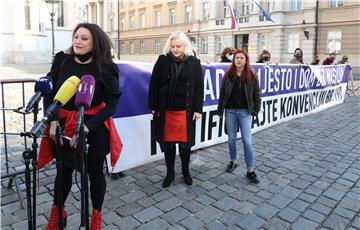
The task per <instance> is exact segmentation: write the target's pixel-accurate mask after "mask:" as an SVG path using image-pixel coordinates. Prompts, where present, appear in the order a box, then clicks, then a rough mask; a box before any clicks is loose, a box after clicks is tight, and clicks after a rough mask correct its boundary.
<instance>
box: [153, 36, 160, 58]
mask: <svg viewBox="0 0 360 230" xmlns="http://www.w3.org/2000/svg"><path fill="white" fill-rule="evenodd" d="M160 50H161V48H160V39H155V50H154V51H155V53H156V54H159V53H160Z"/></svg>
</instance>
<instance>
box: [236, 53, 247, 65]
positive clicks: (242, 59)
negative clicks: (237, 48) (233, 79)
mask: <svg viewBox="0 0 360 230" xmlns="http://www.w3.org/2000/svg"><path fill="white" fill-rule="evenodd" d="M234 63H235V66H236V68H244V66H245V64H246V56H245V55H244V54H243V53H238V54H236V56H235V60H234Z"/></svg>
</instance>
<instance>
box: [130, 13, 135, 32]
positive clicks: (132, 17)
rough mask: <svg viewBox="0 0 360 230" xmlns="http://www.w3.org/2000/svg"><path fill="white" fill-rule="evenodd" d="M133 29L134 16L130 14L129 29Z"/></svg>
mask: <svg viewBox="0 0 360 230" xmlns="http://www.w3.org/2000/svg"><path fill="white" fill-rule="evenodd" d="M133 29H135V18H134V16H130V30H133Z"/></svg>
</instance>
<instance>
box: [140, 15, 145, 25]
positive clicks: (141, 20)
mask: <svg viewBox="0 0 360 230" xmlns="http://www.w3.org/2000/svg"><path fill="white" fill-rule="evenodd" d="M139 21H140V28H145V13H141V14H140V20H139Z"/></svg>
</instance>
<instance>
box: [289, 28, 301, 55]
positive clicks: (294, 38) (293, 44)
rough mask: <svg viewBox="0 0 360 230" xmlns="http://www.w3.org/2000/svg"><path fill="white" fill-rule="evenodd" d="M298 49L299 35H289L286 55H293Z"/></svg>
mask: <svg viewBox="0 0 360 230" xmlns="http://www.w3.org/2000/svg"><path fill="white" fill-rule="evenodd" d="M298 47H300V40H299V33H289V37H288V53H293V52H294V50H295V49H296V48H298Z"/></svg>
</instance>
